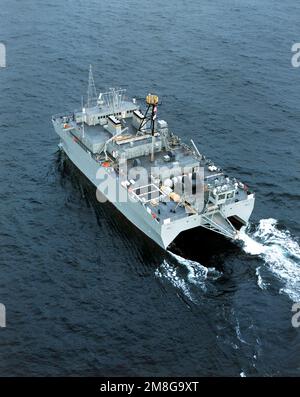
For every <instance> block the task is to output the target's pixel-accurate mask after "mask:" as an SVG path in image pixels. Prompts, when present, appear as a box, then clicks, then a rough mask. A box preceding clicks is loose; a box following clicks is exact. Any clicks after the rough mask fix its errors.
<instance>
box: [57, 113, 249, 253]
mask: <svg viewBox="0 0 300 397" xmlns="http://www.w3.org/2000/svg"><path fill="white" fill-rule="evenodd" d="M53 125H54V128H55V131H56V133H57V134H58V135H59V137H60V144H59V146H60V148H61V149H62V150H63V151H64V152H65V154H66V155H67V156H68V158H69V159H70V160H71V161H72V162H73V163H74V164H75V166H76V167H77V168H78V169H79V170H80V171H81V172H82V173H83V174H84V175H85V176H86V177H87V178H88V179H89V180H90V181H91V183H92V184H93V185H94V186H96V187H97V189H98V191H99V192H100V193H101V195H102V196H104V197H105V198H106V199H107V200H108V201H110V202H111V203H112V204H113V205H114V206H115V207H116V208H117V209H118V210H119V211H120V212H121V213H122V214H123V215H124V216H125V217H126V218H127V219H128V220H129V221H130V222H131V223H132V224H133V225H135V226H136V227H137V228H138V229H139V230H141V231H142V232H143V233H144V234H146V235H147V236H148V237H149V238H151V239H152V240H153V241H154V242H155V243H157V244H158V245H159V246H160V247H161V248H163V249H167V247H168V246H169V245H170V244H171V243H172V241H174V239H175V238H176V237H177V236H178V235H179V234H180V233H181V232H183V231H185V230H188V229H192V228H195V227H198V226H203V227H206V228H209V229H211V230H213V231H215V232H217V233H221V234H223V235H224V236H225V237H228V238H236V235H233V234H232V235H230V233H228V235H227V234H226V233H224V232H223V230H222V229H220V230H218V227H216V228H215V229H214V227H210V225H209V224H207V220H206V219H205V218H204V217H203V216H202V215H201V214H195V215H191V216H189V217H184V218H182V219H177V220H173V221H172V222H166V223H161V222H159V221H158V220H157V219H156V218H153V217H152V216H151V214H150V213H148V212H147V211H145V208H144V207H143V205H142V203H141V202H140V201H133V200H132V198H130V197H129V196H128V192H127V190H125V189H124V190H125V192H126V193H124V194H126V198H125V200H122V201H120V200H116V197H115V195H114V194H113V192H111V191H110V190H111V189H106V187H107V185H108V184H111V186H113V185H114V186H116V185H117V184H119V177H118V175H117V174H116V173H115V171H114V170H113V169H112V168H108V169H106V168H104V167H101V165H100V164H99V163H98V162H97V161H95V159H94V158H93V157H92V155H91V153H90V152H89V151H86V150H84V149H83V148H82V146H81V145H80V144H79V143H78V140H76V139H74V137H73V135H72V134H71V133H70V131H68V130H63V129H62V128H61V126H60V124H58V123H56V122H55V121H54V122H53ZM104 178H108V180H107V183H106V184H102V183H100V182H101V181H102V180H103V179H104ZM112 190H113V189H112ZM253 207H254V197H253V198H252V197H250V198H249V199H248V200H246V201H245V202H244V201H243V202H240V203H234V204H232V205H228V206H226V207H225V208H224V209H223V214H226V216H228V217H229V216H232V215H238V216H239V218H240V219H241V220H242V221H243V223H244V224H247V223H248V220H249V217H250V215H251V213H252V211H253ZM213 224H214V222H213V223H212V225H213Z"/></svg>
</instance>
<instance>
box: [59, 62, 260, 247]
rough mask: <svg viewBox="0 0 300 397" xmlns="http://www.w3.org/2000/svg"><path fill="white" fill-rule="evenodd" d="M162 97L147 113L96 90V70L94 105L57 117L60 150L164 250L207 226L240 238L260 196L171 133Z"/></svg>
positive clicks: (152, 98)
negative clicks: (161, 112)
mask: <svg viewBox="0 0 300 397" xmlns="http://www.w3.org/2000/svg"><path fill="white" fill-rule="evenodd" d="M158 107H159V98H158V97H157V96H156V95H153V94H148V95H147V96H146V108H145V109H143V108H142V107H141V106H140V105H139V104H138V103H137V101H136V100H135V99H132V100H128V99H127V98H126V97H125V91H124V90H122V89H109V90H108V91H107V92H105V93H100V94H99V95H98V94H97V92H96V88H95V83H94V79H93V75H92V68H91V67H90V73H89V85H88V95H87V102H86V104H85V105H83V104H82V107H81V109H80V110H79V111H75V112H72V113H65V114H60V115H56V116H53V117H52V122H53V125H54V128H55V131H56V132H57V134H58V135H59V137H60V143H59V147H60V148H61V149H62V150H63V151H64V152H65V153H66V155H67V156H68V157H69V158H70V160H71V161H72V162H73V163H74V164H75V165H76V166H77V167H78V168H79V169H80V170H81V171H82V172H83V174H85V175H86V177H87V178H88V179H89V180H90V181H91V182H92V183H93V184H94V185H95V186H96V187H97V190H98V192H99V193H101V197H102V198H103V197H105V198H106V199H108V200H109V201H111V203H112V204H113V205H115V206H116V208H117V209H118V210H119V211H121V212H122V213H123V215H124V216H126V217H127V218H128V219H129V220H130V221H131V222H132V223H133V224H134V225H135V226H136V227H138V228H139V229H140V230H141V231H143V232H144V233H145V234H146V235H147V236H148V237H150V238H151V239H152V240H154V241H155V242H156V243H157V244H159V245H160V246H161V247H162V248H164V249H167V247H168V246H169V245H170V244H171V243H172V242H173V241H174V239H175V238H176V237H177V236H178V235H179V234H180V233H181V232H184V231H185V230H188V229H192V228H196V227H199V226H202V227H204V228H207V229H210V230H212V231H214V232H216V233H220V234H222V235H224V236H225V237H227V238H229V239H236V238H237V237H238V232H239V230H240V228H241V227H242V226H245V225H247V223H248V220H249V217H250V215H251V213H252V211H253V207H254V201H255V197H254V193H252V192H250V190H249V189H248V188H247V186H245V184H243V183H242V182H240V181H238V180H237V179H235V178H231V177H229V176H228V175H226V174H225V173H224V171H223V170H222V169H220V168H219V167H218V166H216V165H215V164H214V163H213V162H212V161H211V160H209V159H207V158H205V156H204V155H203V154H201V153H200V151H199V150H198V148H197V146H196V145H195V143H194V142H193V141H191V144H190V145H187V144H186V143H183V142H182V141H181V138H180V137H179V136H177V135H175V134H174V133H173V132H171V131H170V130H169V127H168V123H167V122H166V121H165V120H161V119H159V118H158Z"/></svg>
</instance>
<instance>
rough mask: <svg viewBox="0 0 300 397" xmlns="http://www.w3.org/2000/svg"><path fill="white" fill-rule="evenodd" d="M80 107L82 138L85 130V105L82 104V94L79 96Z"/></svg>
mask: <svg viewBox="0 0 300 397" xmlns="http://www.w3.org/2000/svg"><path fill="white" fill-rule="evenodd" d="M81 109H82V118H81V121H82V126H81V127H82V138H84V136H85V131H84V121H85V120H84V119H85V107H84V106H83V96H82V97H81Z"/></svg>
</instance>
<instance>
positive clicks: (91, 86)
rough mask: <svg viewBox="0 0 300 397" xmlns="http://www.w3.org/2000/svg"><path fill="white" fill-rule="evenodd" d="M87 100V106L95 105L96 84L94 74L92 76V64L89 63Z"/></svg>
mask: <svg viewBox="0 0 300 397" xmlns="http://www.w3.org/2000/svg"><path fill="white" fill-rule="evenodd" d="M87 96H88V100H87V107H88V108H90V107H93V106H96V105H97V99H98V98H97V91H96V86H95V81H94V76H93V68H92V65H90V70H89V82H88V92H87Z"/></svg>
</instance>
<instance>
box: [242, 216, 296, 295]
mask: <svg viewBox="0 0 300 397" xmlns="http://www.w3.org/2000/svg"><path fill="white" fill-rule="evenodd" d="M240 240H242V242H243V249H244V251H245V252H246V253H248V254H250V255H258V256H259V257H261V258H262V259H263V261H264V262H265V264H266V265H267V267H268V269H269V270H270V271H271V272H272V273H273V274H275V275H276V277H277V278H278V279H279V280H280V281H281V282H282V283H283V287H282V288H281V290H280V292H283V293H286V294H288V296H289V297H290V298H291V299H292V300H293V301H294V302H298V301H300V247H299V244H298V242H297V241H296V239H295V238H293V237H292V236H291V234H290V233H289V232H288V231H282V230H279V229H278V227H277V220H276V219H272V218H270V219H261V220H260V222H259V225H258V226H257V229H256V230H255V232H254V233H252V234H251V235H249V234H247V232H246V231H241V232H240ZM256 274H257V277H258V285H259V286H260V288H262V289H266V288H267V284H266V283H265V282H264V281H263V279H262V276H261V267H258V268H257V269H256Z"/></svg>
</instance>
